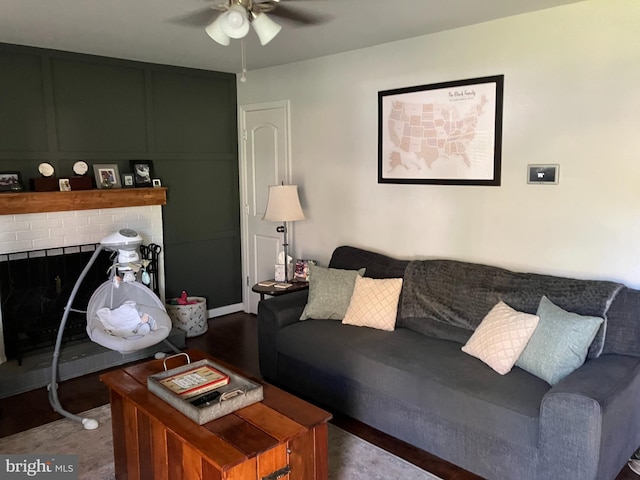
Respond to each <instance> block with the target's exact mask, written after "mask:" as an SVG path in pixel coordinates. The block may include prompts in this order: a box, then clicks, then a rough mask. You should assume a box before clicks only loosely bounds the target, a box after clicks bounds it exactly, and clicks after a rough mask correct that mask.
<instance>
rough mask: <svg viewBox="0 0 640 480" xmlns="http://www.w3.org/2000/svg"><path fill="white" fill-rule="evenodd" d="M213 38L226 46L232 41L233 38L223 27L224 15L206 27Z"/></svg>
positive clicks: (206, 30)
mask: <svg viewBox="0 0 640 480" xmlns="http://www.w3.org/2000/svg"><path fill="white" fill-rule="evenodd" d="M204 31H205V32H207V35H209V36H210V37H211V38H212V39H214V40H215V41H216V42H218V43H219V44H220V45H224V46H225V47H226V46H228V45H229V43H230V42H231V38H229V36H228V35H227V34H226V33H224V30H223V29H222V15H220V16H219V17H218V18H216V19H215V20H214V21H213V22H211V23H210V24H209V25H207V28H205V29H204Z"/></svg>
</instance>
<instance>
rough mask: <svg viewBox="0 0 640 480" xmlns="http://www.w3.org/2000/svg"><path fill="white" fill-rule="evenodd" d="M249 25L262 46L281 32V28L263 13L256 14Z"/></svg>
mask: <svg viewBox="0 0 640 480" xmlns="http://www.w3.org/2000/svg"><path fill="white" fill-rule="evenodd" d="M251 25H252V26H253V30H254V31H255V32H256V34H257V35H258V38H259V39H260V45H263V46H264V45H266V44H267V43H269V42H270V41H271V40H273V39H274V38H275V37H276V35H278V33H280V30H282V27H281V26H280V25H278V24H277V23H276V22H274V21H273V20H271V19H270V18H269V17H267V15H266V14H265V13H258V14H256V15H255V16H254V17H253V20H252V22H251Z"/></svg>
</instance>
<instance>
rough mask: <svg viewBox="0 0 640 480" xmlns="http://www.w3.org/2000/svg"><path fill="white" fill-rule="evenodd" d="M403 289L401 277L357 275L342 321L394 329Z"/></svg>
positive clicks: (382, 328)
mask: <svg viewBox="0 0 640 480" xmlns="http://www.w3.org/2000/svg"><path fill="white" fill-rule="evenodd" d="M401 289H402V279H401V278H381V279H377V278H364V277H356V283H355V286H354V288H353V295H352V296H351V302H350V303H349V308H348V309H347V313H346V314H345V316H344V319H343V320H342V323H344V324H346V325H356V326H359V327H370V328H378V329H380V330H389V331H391V330H393V329H394V328H395V326H396V317H397V315H398V299H399V298H400V290H401Z"/></svg>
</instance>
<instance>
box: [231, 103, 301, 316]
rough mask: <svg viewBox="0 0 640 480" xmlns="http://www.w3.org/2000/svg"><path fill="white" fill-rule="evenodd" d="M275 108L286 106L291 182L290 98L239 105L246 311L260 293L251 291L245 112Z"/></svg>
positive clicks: (241, 209) (289, 179) (243, 297)
mask: <svg viewBox="0 0 640 480" xmlns="http://www.w3.org/2000/svg"><path fill="white" fill-rule="evenodd" d="M274 108H284V112H285V116H286V119H285V122H286V127H285V128H286V137H287V139H286V145H285V152H286V156H287V158H286V161H285V168H286V171H285V172H284V176H285V179H284V181H285V182H286V183H289V184H290V183H291V109H290V102H289V100H278V101H274V102H265V103H252V104H247V105H240V106H239V107H238V145H239V147H240V149H239V152H240V155H239V156H238V162H239V172H240V212H241V222H240V238H241V242H242V247H241V257H242V305H243V309H244V311H245V312H248V311H249V296H250V295H258V294H257V293H253V292H252V291H251V287H252V286H253V285H252V284H250V282H249V278H250V265H249V261H248V259H249V239H250V236H251V235H250V233H251V232H249V221H248V215H249V198H248V182H249V179H248V178H247V175H248V168H247V133H246V129H245V114H246V113H247V112H251V111H257V110H270V109H274Z"/></svg>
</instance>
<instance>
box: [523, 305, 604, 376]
mask: <svg viewBox="0 0 640 480" xmlns="http://www.w3.org/2000/svg"><path fill="white" fill-rule="evenodd" d="M537 315H538V317H540V322H539V323H538V327H537V328H536V330H535V332H533V335H532V336H531V340H529V343H528V344H527V346H526V348H525V349H524V351H523V352H522V355H520V358H519V359H518V361H517V362H516V365H517V366H518V367H520V368H523V369H525V370H526V371H527V372H529V373H532V374H533V375H535V376H536V377H538V378H541V379H543V380H545V381H547V382H549V384H551V385H555V384H556V383H558V382H559V381H560V380H562V379H563V378H564V377H566V376H567V375H569V374H570V373H571V372H573V371H574V370H575V369H576V368H578V367H579V366H581V365H582V364H583V363H584V360H585V358H586V357H587V351H588V350H589V345H591V342H592V341H593V338H594V337H595V336H596V333H597V331H598V328H599V327H600V325H601V324H602V322H603V320H602V318H599V317H589V316H583V315H578V314H577V313H571V312H567V311H566V310H563V309H562V308H560V307H558V306H557V305H554V303H553V302H551V300H549V299H548V298H547V297H542V300H540V306H539V307H538V311H537Z"/></svg>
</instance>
